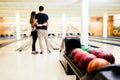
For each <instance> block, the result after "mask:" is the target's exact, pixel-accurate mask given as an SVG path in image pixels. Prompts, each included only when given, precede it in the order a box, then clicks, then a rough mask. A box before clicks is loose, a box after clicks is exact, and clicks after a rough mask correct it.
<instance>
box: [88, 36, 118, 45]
mask: <svg viewBox="0 0 120 80" xmlns="http://www.w3.org/2000/svg"><path fill="white" fill-rule="evenodd" d="M89 40H90V41H94V42H99V43H104V44H110V45H116V46H120V41H119V40H118V39H116V40H112V39H99V38H90V39H89Z"/></svg>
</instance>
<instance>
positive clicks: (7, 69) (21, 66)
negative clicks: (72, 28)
mask: <svg viewBox="0 0 120 80" xmlns="http://www.w3.org/2000/svg"><path fill="white" fill-rule="evenodd" d="M28 41H29V39H22V40H20V41H16V42H14V43H11V44H9V45H6V46H4V47H2V48H0V67H1V68H0V79H1V80H75V76H74V75H73V76H67V75H66V74H65V71H64V69H63V67H62V66H61V64H60V62H59V50H53V51H52V53H50V54H48V53H46V52H45V53H44V54H36V55H33V54H31V46H30V48H29V49H27V50H23V51H22V52H19V51H16V49H18V48H19V47H20V46H22V45H23V44H24V43H26V42H28ZM38 42H39V41H37V43H36V44H37V49H38V50H39V44H38Z"/></svg>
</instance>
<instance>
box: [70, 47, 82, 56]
mask: <svg viewBox="0 0 120 80" xmlns="http://www.w3.org/2000/svg"><path fill="white" fill-rule="evenodd" d="M81 51H82V50H81V49H80V48H75V49H73V50H72V51H71V53H70V55H71V57H72V58H74V56H75V54H76V53H77V52H81Z"/></svg>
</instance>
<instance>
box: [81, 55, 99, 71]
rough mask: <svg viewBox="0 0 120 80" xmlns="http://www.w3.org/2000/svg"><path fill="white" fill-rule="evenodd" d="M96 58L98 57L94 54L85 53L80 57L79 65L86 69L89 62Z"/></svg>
mask: <svg viewBox="0 0 120 80" xmlns="http://www.w3.org/2000/svg"><path fill="white" fill-rule="evenodd" d="M95 58H97V57H96V56H95V55H93V54H85V55H83V56H82V57H81V58H80V59H79V66H80V67H82V68H83V69H84V70H86V69H87V66H88V63H89V62H90V61H91V60H93V59H95Z"/></svg>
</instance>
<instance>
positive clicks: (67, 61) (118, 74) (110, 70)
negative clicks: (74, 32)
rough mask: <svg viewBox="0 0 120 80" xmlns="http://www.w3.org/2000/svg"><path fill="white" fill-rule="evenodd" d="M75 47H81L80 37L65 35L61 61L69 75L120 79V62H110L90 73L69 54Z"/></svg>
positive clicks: (83, 79)
mask: <svg viewBox="0 0 120 80" xmlns="http://www.w3.org/2000/svg"><path fill="white" fill-rule="evenodd" d="M75 45H76V46H75ZM74 48H81V43H80V38H79V37H65V39H63V41H62V44H61V49H60V62H61V64H62V66H63V68H64V70H65V72H66V74H67V75H75V76H76V80H120V64H110V65H108V66H104V67H100V68H97V69H95V70H93V71H91V72H89V73H87V72H86V71H84V70H83V69H81V68H79V67H78V66H77V65H76V64H75V62H74V61H73V59H72V57H71V56H70V55H69V54H70V52H71V51H72V49H74Z"/></svg>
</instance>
